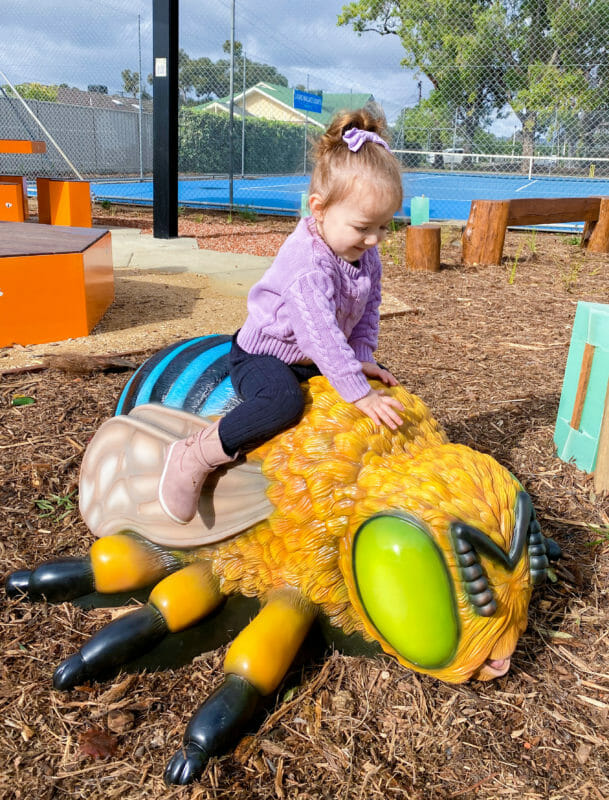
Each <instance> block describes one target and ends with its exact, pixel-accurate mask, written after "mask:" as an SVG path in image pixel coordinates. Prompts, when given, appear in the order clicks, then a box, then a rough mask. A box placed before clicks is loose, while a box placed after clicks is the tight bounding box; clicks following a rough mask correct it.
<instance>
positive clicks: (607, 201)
mask: <svg viewBox="0 0 609 800" xmlns="http://www.w3.org/2000/svg"><path fill="white" fill-rule="evenodd" d="M586 249H587V250H588V252H589V253H609V197H601V205H600V209H599V212H598V220H597V222H596V223H591V224H590V234H589V237H588V239H587V243H586Z"/></svg>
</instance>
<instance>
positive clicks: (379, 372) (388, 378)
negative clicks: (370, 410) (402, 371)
mask: <svg viewBox="0 0 609 800" xmlns="http://www.w3.org/2000/svg"><path fill="white" fill-rule="evenodd" d="M362 370H363V371H364V375H365V376H366V377H367V378H376V379H377V380H379V381H382V382H383V383H384V384H385V385H386V386H397V385H398V382H397V380H396V379H395V378H394V377H393V375H392V374H391V373H390V372H389V370H388V369H383V368H382V367H379V365H378V364H375V363H374V362H372V361H362Z"/></svg>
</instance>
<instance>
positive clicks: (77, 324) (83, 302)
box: [0, 222, 114, 347]
mask: <svg viewBox="0 0 609 800" xmlns="http://www.w3.org/2000/svg"><path fill="white" fill-rule="evenodd" d="M113 300H114V278H113V272H112V244H111V238H110V233H109V232H108V231H105V230H93V229H90V228H74V227H64V226H59V225H31V224H29V223H19V222H0V347H6V346H10V345H12V344H22V345H27V344H41V343H43V342H55V341H60V340H62V339H70V338H73V337H77V336H87V335H88V334H89V333H90V332H91V330H92V329H93V327H94V326H95V325H96V324H97V322H99V320H100V319H101V318H102V316H103V315H104V313H105V312H106V310H107V308H108V307H109V305H110V304H111V303H112V301H113Z"/></svg>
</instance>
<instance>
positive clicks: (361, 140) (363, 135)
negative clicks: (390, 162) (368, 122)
mask: <svg viewBox="0 0 609 800" xmlns="http://www.w3.org/2000/svg"><path fill="white" fill-rule="evenodd" d="M343 142H345V144H346V145H347V147H348V148H349V150H351V152H352V153H357V151H358V150H359V149H360V148H361V146H362V145H364V144H365V143H366V142H374V144H380V145H382V146H383V147H384V148H385V150H388V151H389V152H391V148H390V147H389V145H388V144H387V142H386V141H385V140H384V139H383V138H382V137H381V136H379V135H378V133H374V131H363V130H362V129H361V128H349V130H348V131H347V132H346V133H343Z"/></svg>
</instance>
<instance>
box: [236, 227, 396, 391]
mask: <svg viewBox="0 0 609 800" xmlns="http://www.w3.org/2000/svg"><path fill="white" fill-rule="evenodd" d="M380 303H381V260H380V258H379V254H378V251H377V249H376V247H372V248H371V249H370V250H367V251H366V252H365V253H364V254H363V255H362V257H361V259H360V261H359V264H358V266H355V265H354V264H350V263H349V262H347V261H343V260H342V258H339V257H338V256H337V255H336V254H335V253H334V252H333V251H332V250H331V249H330V248H329V247H328V245H327V244H326V243H325V242H324V240H323V239H322V238H321V237H320V235H319V234H318V232H317V226H316V224H315V219H314V217H306V218H305V219H302V220H301V221H300V222H299V224H298V226H297V227H296V230H295V231H294V232H293V233H292V234H290V236H288V238H287V239H286V240H285V242H284V243H283V245H282V246H281V248H280V250H279V252H278V254H277V257H276V258H275V260H274V261H273V263H272V264H271V266H270V267H269V269H268V270H267V271H266V272H265V274H264V275H263V277H262V279H261V280H260V281H258V283H256V284H255V286H253V287H252V288H251V290H250V293H249V295H248V300H247V308H248V312H249V313H248V317H247V319H246V321H245V324H244V325H243V327H242V328H241V330H240V332H239V335H238V337H237V341H238V343H239V345H240V347H242V348H243V349H244V350H245V351H247V352H248V353H253V354H261V355H272V356H276V357H277V358H280V359H281V360H282V361H284V362H285V363H286V364H294V363H296V362H298V361H303V360H305V359H311V360H312V361H313V362H315V364H317V366H318V367H319V369H320V371H321V372H322V374H323V375H325V376H326V378H327V379H328V380H329V381H330V383H331V384H332V386H333V387H334V388H335V389H336V391H337V392H338V393H339V394H340V395H341V397H342V398H343V399H344V400H346V401H347V402H350V403H353V402H355V401H356V400H359V399H360V398H361V397H364V396H365V395H366V394H368V392H369V391H370V386H369V384H368V381H367V380H366V377H365V375H364V373H363V370H362V365H361V362H362V361H372V362H374V358H373V355H372V354H373V352H374V350H376V346H377V339H378V321H379V305H380Z"/></svg>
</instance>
